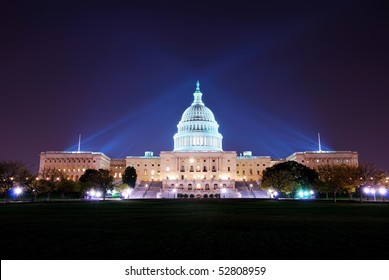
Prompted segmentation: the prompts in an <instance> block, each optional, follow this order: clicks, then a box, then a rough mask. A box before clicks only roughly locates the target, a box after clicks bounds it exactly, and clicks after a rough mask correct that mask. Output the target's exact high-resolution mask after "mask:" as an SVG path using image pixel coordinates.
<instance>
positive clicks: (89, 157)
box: [39, 82, 358, 197]
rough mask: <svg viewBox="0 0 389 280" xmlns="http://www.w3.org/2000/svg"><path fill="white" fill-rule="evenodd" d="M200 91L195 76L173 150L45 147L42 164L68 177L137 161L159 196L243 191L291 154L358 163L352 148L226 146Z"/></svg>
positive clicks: (314, 161) (310, 162) (311, 162)
mask: <svg viewBox="0 0 389 280" xmlns="http://www.w3.org/2000/svg"><path fill="white" fill-rule="evenodd" d="M202 95H203V94H202V92H201V90H200V83H199V82H197V83H196V90H195V92H194V93H193V97H194V98H193V102H192V104H191V105H190V106H189V107H188V108H187V109H186V110H185V111H184V113H183V114H182V117H181V120H180V121H179V123H178V125H177V133H176V134H175V135H174V137H173V139H174V149H173V151H161V152H160V154H159V156H155V155H154V153H153V152H151V151H146V152H145V154H144V156H127V157H126V158H125V159H110V158H109V157H108V156H106V155H104V154H103V153H96V152H42V153H41V154H40V168H39V170H40V172H42V171H43V170H44V169H47V168H54V169H58V170H62V171H64V172H65V173H67V174H68V175H69V178H70V179H73V180H77V179H78V178H79V177H80V176H81V175H82V174H83V173H84V171H85V170H86V169H100V168H102V169H110V170H111V173H112V175H113V176H114V178H115V179H116V180H118V181H120V180H121V177H122V174H123V172H124V170H125V168H126V167H128V166H133V167H134V168H135V169H136V171H137V175H138V185H142V184H144V185H146V186H149V185H151V184H153V183H154V186H158V187H159V188H160V189H161V192H160V196H161V197H164V196H166V194H167V195H169V192H170V191H171V190H175V191H176V192H181V193H191V194H193V193H201V194H207V195H209V194H217V193H218V194H220V193H221V190H224V191H225V190H228V192H229V197H240V194H239V191H240V190H242V189H244V188H245V187H248V186H250V187H252V186H253V184H259V182H260V181H261V178H262V173H263V171H264V170H265V169H266V168H268V167H271V166H273V165H274V164H276V163H280V162H284V161H288V160H293V161H296V162H298V163H301V164H304V165H306V166H308V167H310V168H314V169H317V168H318V166H320V165H324V164H347V165H358V153H357V152H352V151H317V152H316V151H312V152H296V153H293V154H292V155H290V156H289V157H287V158H286V159H272V158H271V157H269V156H253V155H252V152H251V151H244V152H243V154H240V155H237V153H236V151H223V149H222V147H223V145H222V140H223V136H222V135H221V134H220V133H219V131H218V129H219V124H218V123H217V121H216V119H215V116H214V114H213V112H212V111H211V110H210V109H209V108H208V107H206V106H205V104H204V102H203V101H202ZM142 182H143V183H142ZM145 182H148V183H147V184H145ZM241 182H252V183H250V185H248V184H247V183H246V184H242V183H241Z"/></svg>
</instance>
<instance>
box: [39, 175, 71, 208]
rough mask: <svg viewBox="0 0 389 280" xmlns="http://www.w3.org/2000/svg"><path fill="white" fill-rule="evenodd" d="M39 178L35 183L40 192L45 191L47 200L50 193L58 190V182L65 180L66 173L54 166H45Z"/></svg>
mask: <svg viewBox="0 0 389 280" xmlns="http://www.w3.org/2000/svg"><path fill="white" fill-rule="evenodd" d="M38 176H39V177H40V178H41V179H40V180H39V181H40V182H39V183H38V184H37V187H39V190H40V192H47V201H50V199H51V195H52V193H53V192H54V191H56V190H58V186H59V183H60V182H61V181H63V180H66V177H67V175H66V173H65V172H63V171H59V170H57V169H54V168H47V169H46V168H45V169H43V170H42V171H41V172H40V173H39V175H38Z"/></svg>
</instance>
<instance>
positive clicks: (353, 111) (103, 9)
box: [0, 1, 389, 171]
mask: <svg viewBox="0 0 389 280" xmlns="http://www.w3.org/2000/svg"><path fill="white" fill-rule="evenodd" d="M53 2H54V3H53ZM113 2H114V3H113ZM126 2H131V4H129V3H126ZM210 2H211V1H122V2H120V1H107V2H98V3H97V2H96V1H93V2H92V1H91V2H83V1H76V2H74V3H71V2H70V1H46V2H42V1H25V2H23V1H5V3H4V2H3V3H2V5H1V9H0V23H1V26H2V32H1V33H2V35H1V44H0V92H1V103H0V125H1V140H0V141H1V148H0V160H2V159H11V160H23V161H25V162H26V163H28V165H29V166H31V167H32V169H33V170H36V169H37V168H38V165H39V153H40V152H41V151H50V150H69V149H73V150H74V149H76V146H77V141H78V134H79V133H81V134H82V135H83V136H82V137H83V141H82V149H83V150H92V151H101V152H104V153H106V154H107V155H108V156H110V157H112V158H118V157H125V156H127V155H142V154H143V152H144V151H145V150H152V151H154V153H155V154H158V153H159V151H161V150H172V149H173V135H174V133H175V132H176V125H177V123H178V122H179V120H180V118H181V115H182V113H183V111H184V110H185V109H186V108H187V107H188V106H189V105H190V104H191V102H192V98H193V95H192V94H193V91H194V90H195V82H196V80H200V82H201V90H202V92H203V94H204V95H203V101H204V102H205V104H206V105H207V106H208V107H209V108H210V109H211V110H212V111H213V112H214V114H215V117H216V120H217V121H218V123H219V124H220V132H221V133H222V134H223V136H224V139H223V149H224V150H234V151H237V152H238V153H240V152H242V151H244V150H252V151H253V153H254V154H255V155H269V156H272V157H286V156H288V155H290V154H291V153H293V152H296V151H307V150H316V149H317V133H318V132H320V133H321V136H322V144H323V146H324V148H325V149H329V150H353V151H358V152H359V155H360V162H373V163H375V164H376V165H377V166H378V167H380V168H382V169H384V170H386V171H389V160H388V156H389V152H388V147H387V145H388V143H389V132H388V111H389V110H388V102H387V96H388V93H389V90H388V88H389V77H388V76H389V67H388V65H389V17H388V16H387V11H388V7H387V5H386V6H385V4H384V3H385V1H381V2H379V1H320V3H317V2H318V1H298V2H295V3H290V1H247V2H245V1H212V4H210ZM251 2H252V4H251ZM311 2H315V3H311ZM80 3H81V4H80Z"/></svg>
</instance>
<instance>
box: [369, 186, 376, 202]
mask: <svg viewBox="0 0 389 280" xmlns="http://www.w3.org/2000/svg"><path fill="white" fill-rule="evenodd" d="M370 192H371V193H372V195H373V197H374V201H376V200H377V199H376V197H375V193H376V190H375V189H371V190H370Z"/></svg>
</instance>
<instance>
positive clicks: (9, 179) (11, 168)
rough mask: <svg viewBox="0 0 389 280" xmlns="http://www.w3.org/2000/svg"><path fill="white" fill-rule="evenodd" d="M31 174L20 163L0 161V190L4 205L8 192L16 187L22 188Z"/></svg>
mask: <svg viewBox="0 0 389 280" xmlns="http://www.w3.org/2000/svg"><path fill="white" fill-rule="evenodd" d="M30 178H31V173H30V172H29V171H28V169H27V168H26V167H25V164H24V163H22V162H20V161H0V190H1V192H4V195H5V199H4V203H7V201H8V192H9V190H10V189H12V188H13V187H15V186H17V185H21V186H24V185H25V182H26V181H27V180H29V179H30Z"/></svg>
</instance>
